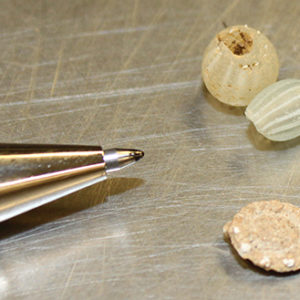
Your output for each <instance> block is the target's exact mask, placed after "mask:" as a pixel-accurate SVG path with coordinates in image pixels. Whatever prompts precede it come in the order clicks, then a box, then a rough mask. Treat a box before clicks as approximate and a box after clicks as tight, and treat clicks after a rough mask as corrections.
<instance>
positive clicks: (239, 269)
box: [0, 0, 300, 300]
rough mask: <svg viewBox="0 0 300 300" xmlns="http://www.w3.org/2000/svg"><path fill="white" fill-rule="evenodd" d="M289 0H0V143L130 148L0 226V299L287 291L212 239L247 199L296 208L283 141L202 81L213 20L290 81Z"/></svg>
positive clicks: (272, 294)
mask: <svg viewBox="0 0 300 300" xmlns="http://www.w3.org/2000/svg"><path fill="white" fill-rule="evenodd" d="M299 14H300V3H299V1H296V0H294V1H279V0H278V1H271V0H270V1H258V0H257V1H238V0H236V1H224V0H218V1H186V0H185V1H183V0H182V1H181V0H176V1H158V0H155V1H154V0H151V1H146V0H141V1H138V0H136V1H129V0H126V1H75V0H67V1H35V0H32V1H21V0H18V1H1V3H0V16H1V18H0V123H1V131H0V138H1V141H2V142H26V143H74V144H78V143H82V144H102V145H103V146H104V147H106V148H110V147H136V148H141V149H143V150H145V152H146V156H145V158H144V159H143V160H142V161H141V162H139V163H138V164H136V165H135V166H134V167H132V168H128V169H126V170H124V171H122V172H119V173H118V174H114V175H113V176H112V177H111V178H110V179H109V180H107V181H106V182H104V183H101V184H98V185H95V186H93V187H90V188H87V189H85V190H83V191H80V192H77V193H75V194H73V195H71V196H68V197H65V198H63V199H61V200H58V201H57V202H54V203H52V204H49V205H47V206H44V207H42V208H39V209H36V210H34V211H32V212H29V213H27V214H24V215H22V216H19V217H16V218H15V219H12V220H10V221H7V222H4V223H2V224H1V225H0V235H1V238H0V264H1V269H0V298H1V299H100V298H101V299H241V298H243V299H245V300H246V299H253V298H255V299H272V300H274V299H296V298H297V297H298V295H299V293H300V274H299V273H298V274H292V275H289V276H279V275H275V274H272V273H264V272H261V271H259V270H258V269H256V268H254V267H253V266H251V265H250V264H249V263H246V262H243V261H241V260H240V259H239V258H238V257H237V256H236V255H235V254H234V253H233V251H232V250H231V249H230V247H229V245H228V244H227V243H225V242H224V240H223V236H222V226H223V224H224V223H225V222H226V221H228V220H229V219H231V217H232V216H233V215H234V214H235V213H236V212H237V211H238V210H239V209H240V208H241V207H242V206H244V205H246V204H247V203H250V202H252V201H254V200H265V199H281V200H284V201H289V202H291V203H293V204H295V205H300V196H299V191H300V187H299V180H300V171H299V164H300V158H299V157H300V155H299V153H300V152H299V151H300V145H299V139H296V140H294V141H291V142H288V143H272V142H268V141H267V140H265V139H264V138H262V137H261V136H260V135H259V134H258V133H257V132H256V131H255V129H254V128H253V127H252V126H251V125H249V123H248V121H247V120H246V119H245V117H244V115H243V110H242V109H235V108H230V107H228V106H225V105H222V104H220V103H219V102H217V101H216V100H215V99H214V98H212V97H211V96H210V95H209V94H208V93H207V91H206V90H205V88H204V87H203V85H202V81H201V76H200V67H201V59H202V53H203V50H204V48H205V46H206V45H207V43H208V42H209V40H210V39H211V38H212V36H213V35H214V34H215V33H216V32H218V31H219V30H221V29H222V28H223V26H224V25H223V23H225V24H227V25H233V24H245V23H247V24H248V25H249V26H252V27H255V28H257V29H259V30H261V31H262V32H264V33H265V34H266V35H267V36H268V37H269V38H270V39H271V40H272V41H273V43H274V44H275V46H276V47H277V49H278V54H279V57H280V61H281V70H280V78H289V77H297V76H298V77H299V74H300V63H299V61H300V51H299V50H300V41H299V25H300V21H299Z"/></svg>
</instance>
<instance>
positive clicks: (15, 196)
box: [0, 144, 144, 222]
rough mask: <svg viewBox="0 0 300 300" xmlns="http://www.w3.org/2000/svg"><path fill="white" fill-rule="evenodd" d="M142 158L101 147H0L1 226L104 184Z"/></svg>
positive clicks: (139, 153)
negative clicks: (83, 190) (59, 199)
mask: <svg viewBox="0 0 300 300" xmlns="http://www.w3.org/2000/svg"><path fill="white" fill-rule="evenodd" d="M143 156H144V153H143V151H140V150H134V149H109V150H102V148H101V147H100V146H84V145H83V146H82V145H30V144H29V145H23V144H0V222H1V221H4V220H7V219H9V218H12V217H14V216H16V215H19V214H21V213H24V212H26V211H28V210H31V209H33V208H36V207H38V206H41V205H44V204H46V203H49V202H51V201H54V200H56V199H58V198H60V197H63V196H65V195H68V194H71V193H73V192H76V191H78V190H80V189H83V188H85V187H87V186H90V185H92V184H94V183H97V182H100V181H102V180H105V179H106V178H107V176H106V175H107V173H108V172H112V171H116V170H120V169H122V168H124V167H126V166H129V165H131V164H133V163H134V162H136V161H138V160H139V159H141V158H142V157H143Z"/></svg>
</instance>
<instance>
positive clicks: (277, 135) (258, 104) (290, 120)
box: [245, 79, 300, 141]
mask: <svg viewBox="0 0 300 300" xmlns="http://www.w3.org/2000/svg"><path fill="white" fill-rule="evenodd" d="M245 114H246V116H247V118H248V119H249V120H250V121H252V122H253V124H254V126H255V127H256V129H257V131H258V132H260V133H261V134H262V135H264V136H265V137H266V138H268V139H270V140H273V141H286V140H290V139H293V138H295V137H297V136H299V135H300V80H298V79H285V80H281V81H278V82H276V83H274V84H272V85H271V86H269V87H267V88H266V89H264V90H263V91H262V92H260V93H259V94H258V95H257V96H256V97H255V98H254V99H253V101H252V102H251V103H250V105H249V106H248V107H247V109H246V112H245Z"/></svg>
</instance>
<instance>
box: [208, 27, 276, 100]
mask: <svg viewBox="0 0 300 300" xmlns="http://www.w3.org/2000/svg"><path fill="white" fill-rule="evenodd" d="M278 72H279V61H278V57H277V53H276V50H275V48H274V46H273V45H272V43H271V42H270V41H269V39H268V38H267V37H266V36H265V35H263V34H262V33H261V32H259V31H257V30H255V29H253V28H250V27H248V26H246V25H236V26H232V27H228V28H226V29H224V30H223V31H221V32H220V33H218V34H217V35H216V36H215V37H214V39H213V40H212V41H211V42H210V44H209V45H208V47H207V48H206V50H205V52H204V56H203V61H202V78H203V81H204V83H205V85H206V87H207V89H208V90H209V92H210V93H211V94H212V95H213V96H214V97H215V98H217V99H218V100H220V101H221V102H224V103H226V104H229V105H233V106H247V105H248V104H249V103H250V101H251V100H252V99H253V98H254V97H255V96H256V95H257V94H258V93H259V92H260V91H261V90H262V89H264V88H265V87H267V86H268V85H270V84H272V83H273V82H275V81H276V80H277V77H278Z"/></svg>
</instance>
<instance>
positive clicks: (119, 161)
mask: <svg viewBox="0 0 300 300" xmlns="http://www.w3.org/2000/svg"><path fill="white" fill-rule="evenodd" d="M143 156H144V152H143V151H141V150H136V149H109V150H105V151H104V161H105V167H106V171H107V172H112V171H117V170H120V169H122V168H124V167H127V166H129V165H131V164H133V163H135V162H137V161H138V160H140V159H141V158H142V157H143Z"/></svg>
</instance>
